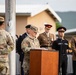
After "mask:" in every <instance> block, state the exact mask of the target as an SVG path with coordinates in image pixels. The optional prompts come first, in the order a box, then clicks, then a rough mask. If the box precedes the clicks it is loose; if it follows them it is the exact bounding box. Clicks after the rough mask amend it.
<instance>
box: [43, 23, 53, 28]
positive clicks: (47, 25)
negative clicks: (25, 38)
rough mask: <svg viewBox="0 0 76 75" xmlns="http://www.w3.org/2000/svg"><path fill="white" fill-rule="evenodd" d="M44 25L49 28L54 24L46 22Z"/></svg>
mask: <svg viewBox="0 0 76 75" xmlns="http://www.w3.org/2000/svg"><path fill="white" fill-rule="evenodd" d="M44 25H45V27H47V28H51V27H52V25H51V24H48V23H44Z"/></svg>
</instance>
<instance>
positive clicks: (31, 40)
mask: <svg viewBox="0 0 76 75" xmlns="http://www.w3.org/2000/svg"><path fill="white" fill-rule="evenodd" d="M37 31H38V29H37V27H35V26H31V27H30V33H29V35H28V36H27V37H26V38H25V39H24V40H23V41H22V43H21V48H22V50H23V51H24V53H25V54H24V61H23V68H24V72H25V75H29V62H30V49H32V48H40V45H39V41H38V39H37V38H36V34H37Z"/></svg>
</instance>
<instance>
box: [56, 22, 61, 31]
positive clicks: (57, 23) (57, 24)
mask: <svg viewBox="0 0 76 75" xmlns="http://www.w3.org/2000/svg"><path fill="white" fill-rule="evenodd" d="M60 26H62V25H61V23H59V22H56V30H57V28H59V27H60Z"/></svg>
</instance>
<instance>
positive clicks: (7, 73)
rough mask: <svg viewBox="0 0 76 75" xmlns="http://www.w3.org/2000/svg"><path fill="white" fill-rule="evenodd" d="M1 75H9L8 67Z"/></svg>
mask: <svg viewBox="0 0 76 75" xmlns="http://www.w3.org/2000/svg"><path fill="white" fill-rule="evenodd" d="M0 75H9V70H8V68H7V67H5V68H4V69H3V70H2V71H1V72H0Z"/></svg>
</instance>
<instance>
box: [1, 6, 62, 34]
mask: <svg viewBox="0 0 76 75" xmlns="http://www.w3.org/2000/svg"><path fill="white" fill-rule="evenodd" d="M0 9H1V10H0V15H3V16H4V15H5V5H0ZM57 21H58V22H61V18H60V17H59V16H58V15H57V13H56V12H55V11H54V10H53V9H52V8H51V7H50V6H49V5H17V6H16V34H17V35H20V34H23V33H24V32H25V25H27V24H32V25H35V26H37V27H38V29H39V33H41V32H43V31H44V23H49V24H51V25H52V26H53V27H52V28H51V31H50V33H53V34H55V32H56V22H57Z"/></svg>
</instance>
